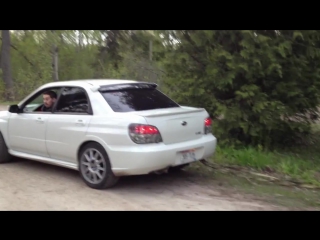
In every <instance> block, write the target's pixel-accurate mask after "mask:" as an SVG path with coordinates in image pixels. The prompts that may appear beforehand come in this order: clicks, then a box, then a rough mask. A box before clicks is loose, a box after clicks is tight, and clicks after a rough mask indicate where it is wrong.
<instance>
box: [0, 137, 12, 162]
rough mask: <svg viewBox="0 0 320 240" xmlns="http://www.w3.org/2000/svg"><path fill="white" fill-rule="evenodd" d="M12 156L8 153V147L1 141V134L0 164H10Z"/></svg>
mask: <svg viewBox="0 0 320 240" xmlns="http://www.w3.org/2000/svg"><path fill="white" fill-rule="evenodd" d="M11 159H12V156H11V155H10V154H9V152H8V147H7V145H6V143H5V141H4V139H3V136H2V133H0V163H7V162H10V161H11Z"/></svg>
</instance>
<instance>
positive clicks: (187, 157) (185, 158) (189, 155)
mask: <svg viewBox="0 0 320 240" xmlns="http://www.w3.org/2000/svg"><path fill="white" fill-rule="evenodd" d="M192 161H196V155H195V152H194V151H193V150H189V151H184V152H181V163H188V162H192Z"/></svg>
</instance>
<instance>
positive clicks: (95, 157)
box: [79, 143, 119, 189]
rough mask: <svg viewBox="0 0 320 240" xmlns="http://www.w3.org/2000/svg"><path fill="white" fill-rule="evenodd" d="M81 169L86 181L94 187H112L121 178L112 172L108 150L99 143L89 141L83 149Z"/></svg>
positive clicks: (80, 159)
mask: <svg viewBox="0 0 320 240" xmlns="http://www.w3.org/2000/svg"><path fill="white" fill-rule="evenodd" d="M79 171H80V175H81V178H82V179H83V180H84V182H85V183H86V184H87V185H88V186H89V187H91V188H94V189H105V188H111V187H113V186H114V185H116V183H117V182H118V180H119V178H118V177H116V176H115V175H114V174H113V172H112V169H111V164H110V161H109V157H108V155H107V153H106V151H105V150H104V148H103V147H102V146H101V145H100V144H98V143H89V144H87V145H86V146H85V147H84V148H83V149H82V151H81V153H80V158H79Z"/></svg>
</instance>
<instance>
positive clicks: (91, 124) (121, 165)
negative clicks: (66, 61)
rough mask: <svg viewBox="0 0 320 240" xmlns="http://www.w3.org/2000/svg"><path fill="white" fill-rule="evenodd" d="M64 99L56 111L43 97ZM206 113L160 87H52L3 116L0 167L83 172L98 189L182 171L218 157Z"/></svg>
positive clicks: (96, 83) (107, 83)
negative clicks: (37, 164)
mask: <svg viewBox="0 0 320 240" xmlns="http://www.w3.org/2000/svg"><path fill="white" fill-rule="evenodd" d="M48 90H53V91H55V92H56V93H57V100H56V102H55V104H54V106H53V109H52V111H50V112H43V111H40V109H41V107H42V105H43V103H42V94H43V93H44V92H46V91H48ZM211 124H212V121H211V119H210V117H209V114H208V112H207V111H206V110H205V109H203V108H193V107H186V106H180V105H178V104H177V103H176V102H174V101H173V100H171V99H170V98H168V97H167V96H166V95H164V94H163V93H161V92H160V91H159V90H158V89H157V85H156V84H153V83H145V82H139V81H129V80H76V81H65V82H52V83H48V84H45V85H43V86H41V87H40V88H38V89H37V90H35V91H34V92H32V93H31V94H30V95H29V96H27V97H26V98H25V99H24V100H22V101H21V102H20V103H19V104H18V105H11V106H10V107H9V110H8V111H1V112H0V163H4V162H8V161H10V160H11V158H12V156H15V157H21V158H26V159H30V160H35V161H41V162H44V163H48V164H54V165H58V166H61V167H67V168H70V169H74V170H77V171H79V172H80V176H81V177H82V179H83V180H84V182H85V183H86V184H87V185H88V186H89V187H91V188H95V189H104V188H110V187H112V186H114V185H115V184H116V183H117V182H118V179H119V178H120V177H121V176H125V175H142V174H149V173H154V172H156V173H157V172H161V171H163V170H167V169H169V168H176V169H179V168H182V167H183V166H186V165H188V164H190V163H193V162H196V161H199V160H202V159H205V158H208V157H210V156H212V155H213V154H214V152H215V149H216V144H217V139H216V138H215V136H213V134H212V132H211V127H212V126H211Z"/></svg>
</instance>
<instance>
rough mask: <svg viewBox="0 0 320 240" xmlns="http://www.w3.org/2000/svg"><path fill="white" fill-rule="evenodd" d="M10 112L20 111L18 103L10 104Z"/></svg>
mask: <svg viewBox="0 0 320 240" xmlns="http://www.w3.org/2000/svg"><path fill="white" fill-rule="evenodd" d="M9 112H11V113H19V112H20V108H19V106H18V105H16V104H14V105H10V106H9Z"/></svg>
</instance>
